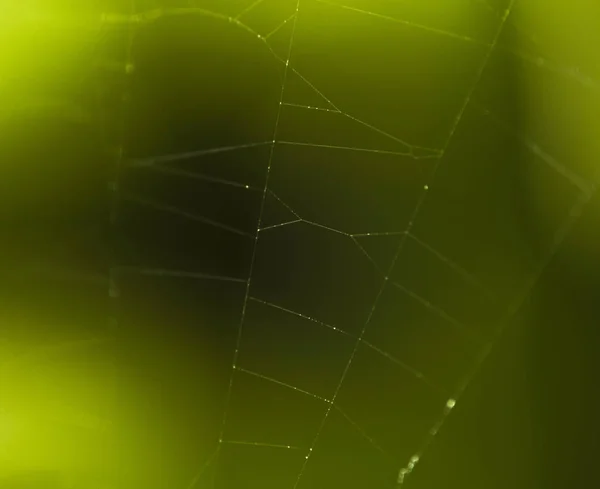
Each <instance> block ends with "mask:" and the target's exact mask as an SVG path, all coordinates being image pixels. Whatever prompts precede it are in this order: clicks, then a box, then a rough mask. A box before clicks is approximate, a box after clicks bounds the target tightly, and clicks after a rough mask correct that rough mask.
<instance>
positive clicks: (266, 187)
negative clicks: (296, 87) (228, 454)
mask: <svg viewBox="0 0 600 489" xmlns="http://www.w3.org/2000/svg"><path fill="white" fill-rule="evenodd" d="M299 5H300V0H298V1H297V4H296V15H295V16H294V20H293V24H292V32H291V34H290V41H289V45H288V52H287V59H286V63H285V69H284V72H283V80H282V84H281V92H280V95H279V106H278V107H277V115H276V118H275V127H274V128H273V143H272V145H271V149H270V153H269V161H268V164H267V171H266V175H265V185H264V188H263V192H262V200H261V205H260V211H259V216H258V222H257V226H256V232H255V235H254V245H253V249H252V255H251V258H250V271H249V274H248V281H247V284H246V292H245V295H244V301H243V304H242V313H241V317H240V323H239V327H238V334H237V339H236V345H235V351H234V354H233V362H232V371H231V375H230V378H229V385H228V388H227V394H226V399H225V408H224V414H223V422H222V426H221V434H220V435H219V440H222V439H223V435H224V431H225V427H226V423H227V411H228V406H229V402H230V399H231V393H232V390H233V381H234V377H235V372H236V370H240V368H239V367H238V365H237V361H238V357H239V350H240V345H241V340H242V334H243V326H244V320H245V317H246V307H247V305H248V300H249V297H250V285H251V281H252V273H253V270H254V263H255V258H256V250H257V247H258V240H259V231H260V226H261V223H262V218H263V213H264V208H265V201H266V197H267V193H268V190H269V177H270V174H271V166H272V164H273V154H274V151H275V143H276V141H277V137H278V134H279V120H280V117H281V111H282V104H283V97H284V94H285V86H286V81H287V76H288V67H289V63H290V58H291V55H292V48H293V43H294V34H295V31H296V22H297V18H298V9H299Z"/></svg>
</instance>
